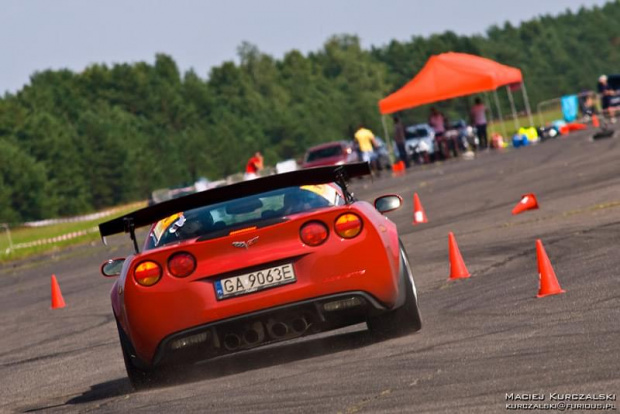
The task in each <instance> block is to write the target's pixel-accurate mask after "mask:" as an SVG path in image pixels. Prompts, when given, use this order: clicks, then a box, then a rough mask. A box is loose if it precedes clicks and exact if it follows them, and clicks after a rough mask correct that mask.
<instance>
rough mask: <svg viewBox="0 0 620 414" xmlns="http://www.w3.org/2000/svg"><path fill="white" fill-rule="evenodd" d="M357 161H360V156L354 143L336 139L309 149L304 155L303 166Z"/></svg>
mask: <svg viewBox="0 0 620 414" xmlns="http://www.w3.org/2000/svg"><path fill="white" fill-rule="evenodd" d="M357 161H359V156H358V154H357V152H356V151H355V148H354V147H353V144H352V143H350V142H348V141H334V142H328V143H325V144H321V145H316V146H314V147H312V148H310V149H308V151H306V155H305V156H304V161H303V163H302V168H310V167H320V166H329V165H343V164H348V163H352V162H357Z"/></svg>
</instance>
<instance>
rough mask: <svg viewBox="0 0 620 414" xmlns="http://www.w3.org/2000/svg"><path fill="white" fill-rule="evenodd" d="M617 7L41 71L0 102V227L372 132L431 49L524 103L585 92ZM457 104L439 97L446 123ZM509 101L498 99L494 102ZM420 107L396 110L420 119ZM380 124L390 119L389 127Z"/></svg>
mask: <svg viewBox="0 0 620 414" xmlns="http://www.w3.org/2000/svg"><path fill="white" fill-rule="evenodd" d="M618 22H620V0H616V1H613V2H610V3H607V4H606V5H604V6H602V7H594V8H590V9H586V8H581V9H580V10H579V11H578V12H571V11H569V10H567V11H566V12H564V13H563V14H560V15H558V16H555V17H553V16H540V17H537V18H535V19H533V20H530V21H528V22H524V23H522V24H521V25H520V26H518V27H515V26H513V25H511V24H510V23H505V24H504V25H503V26H502V27H500V26H492V27H490V28H489V29H488V30H487V31H486V34H484V35H475V36H459V35H456V34H455V33H453V32H449V31H448V32H445V33H443V34H436V35H432V36H430V37H427V38H423V37H418V36H414V37H412V38H411V39H410V40H409V41H404V42H399V41H396V40H394V41H391V42H390V43H389V44H387V45H383V46H374V47H371V48H370V49H369V50H366V49H363V48H362V47H361V45H360V41H359V38H358V37H357V36H354V35H338V36H333V37H331V38H330V39H328V40H327V41H326V42H325V44H324V45H323V46H322V48H321V49H319V50H317V51H315V52H311V53H308V54H306V55H304V54H302V53H300V52H299V51H297V50H292V51H290V52H288V53H286V55H284V57H283V58H282V59H275V58H273V57H271V56H269V55H267V54H265V53H262V52H261V51H260V50H259V49H258V48H257V47H256V46H255V45H252V44H250V43H247V42H246V43H243V44H241V45H240V46H239V48H238V51H237V52H238V56H239V60H238V63H234V62H225V63H223V64H221V65H220V66H217V67H214V68H212V69H211V70H210V72H209V73H208V74H207V76H206V77H204V78H203V77H201V76H199V74H197V73H196V72H195V71H194V70H189V71H186V72H185V73H180V71H179V68H178V67H177V64H176V63H175V61H174V59H173V58H172V57H171V56H168V55H165V54H158V55H156V57H155V61H154V63H153V64H150V63H146V62H138V63H134V64H114V65H105V64H95V65H92V66H89V67H88V68H86V69H85V70H84V71H82V72H80V73H76V72H73V71H70V70H45V71H41V72H37V73H35V74H33V75H32V76H31V79H30V83H29V84H27V85H26V86H24V87H23V88H22V89H21V90H19V91H18V92H16V93H15V94H10V93H6V94H5V95H4V96H3V97H2V98H0V222H9V223H16V222H23V221H27V220H36V219H43V218H50V217H58V216H67V215H75V214H81V213H85V212H89V211H92V210H96V209H100V208H103V207H108V206H113V205H117V204H119V203H123V202H128V201H133V200H137V199H144V198H146V197H147V196H148V195H149V194H150V192H151V191H152V190H153V189H156V188H161V187H170V186H174V185H181V184H183V183H190V182H193V181H194V180H196V179H197V178H198V177H203V176H204V177H208V178H210V179H219V178H221V177H224V176H226V175H229V174H232V173H235V172H239V171H241V170H242V169H243V167H244V164H245V162H246V160H247V158H248V157H249V156H250V155H251V154H253V153H254V152H255V151H257V150H260V151H262V152H263V154H264V156H265V161H266V164H271V165H273V164H275V163H276V162H277V161H279V160H283V159H288V158H298V157H300V156H301V155H302V154H303V153H304V151H305V150H306V148H308V147H309V146H312V145H315V144H318V143H321V142H326V141H332V140H339V139H350V138H351V137H352V134H353V132H354V130H355V129H356V127H357V126H358V125H359V124H365V125H366V126H368V127H370V128H371V129H372V130H373V131H375V132H376V133H378V134H379V135H382V126H381V119H380V116H379V112H378V107H377V102H378V101H379V100H380V99H381V98H383V97H385V96H387V94H389V93H391V92H393V91H395V90H397V89H398V88H399V87H401V86H402V85H403V84H405V83H406V82H407V81H409V80H410V79H411V78H412V77H413V76H414V75H415V74H416V73H417V72H418V71H419V70H420V69H421V68H422V66H423V65H424V63H425V62H426V61H427V59H428V58H429V57H430V56H431V55H435V54H438V53H443V52H448V51H455V52H464V53H472V54H476V55H481V56H485V57H488V58H490V59H494V60H497V61H499V62H501V63H504V64H507V65H510V66H516V67H518V68H520V69H521V70H522V72H523V75H524V79H525V81H526V83H527V87H528V92H529V95H530V100H531V101H532V104H533V105H535V104H536V103H537V102H539V101H541V100H545V99H549V98H554V97H557V96H560V95H562V94H565V93H574V92H577V91H580V90H584V89H594V88H595V86H596V78H597V77H598V75H599V74H602V73H614V72H617V71H618V68H620V24H618ZM467 104H468V102H467V100H466V99H465V100H464V99H455V100H452V101H448V102H444V103H440V104H439V106H440V107H441V109H442V110H444V111H445V112H447V113H448V114H449V115H453V116H459V114H460V116H461V117H463V115H464V114H465V113H466V112H464V111H466V110H467ZM504 105H507V103H504ZM427 113H428V108H418V109H414V110H411V111H406V112H404V113H402V114H401V115H402V117H403V118H404V120H405V122H421V121H423V120H424V119H426V116H427ZM390 124H391V123H390Z"/></svg>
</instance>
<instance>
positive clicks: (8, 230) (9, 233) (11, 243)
mask: <svg viewBox="0 0 620 414" xmlns="http://www.w3.org/2000/svg"><path fill="white" fill-rule="evenodd" d="M0 226H2V227H4V228H5V229H6V236H7V237H8V238H9V248H8V249H6V253H7V254H9V253H11V252H12V251H13V240H12V239H11V230H10V229H9V224H8V223H0Z"/></svg>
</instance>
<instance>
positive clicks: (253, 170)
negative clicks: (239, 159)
mask: <svg viewBox="0 0 620 414" xmlns="http://www.w3.org/2000/svg"><path fill="white" fill-rule="evenodd" d="M262 169H263V155H262V154H261V153H260V152H259V151H256V152H255V153H254V156H253V157H252V158H250V159H249V160H248V163H247V164H246V165H245V174H244V175H243V179H244V180H253V179H255V178H258V172H259V171H260V170H262Z"/></svg>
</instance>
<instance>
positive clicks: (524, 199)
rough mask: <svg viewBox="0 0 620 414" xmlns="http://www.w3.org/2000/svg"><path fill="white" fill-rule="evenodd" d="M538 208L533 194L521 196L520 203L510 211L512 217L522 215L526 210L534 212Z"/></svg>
mask: <svg viewBox="0 0 620 414" xmlns="http://www.w3.org/2000/svg"><path fill="white" fill-rule="evenodd" d="M537 208H538V201H537V200H536V196H535V195H534V194H533V193H529V194H523V195H522V196H521V201H519V203H518V204H517V205H516V206H515V208H513V209H512V215H513V216H514V215H515V214H519V213H523V212H524V211H527V210H535V209H537Z"/></svg>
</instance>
